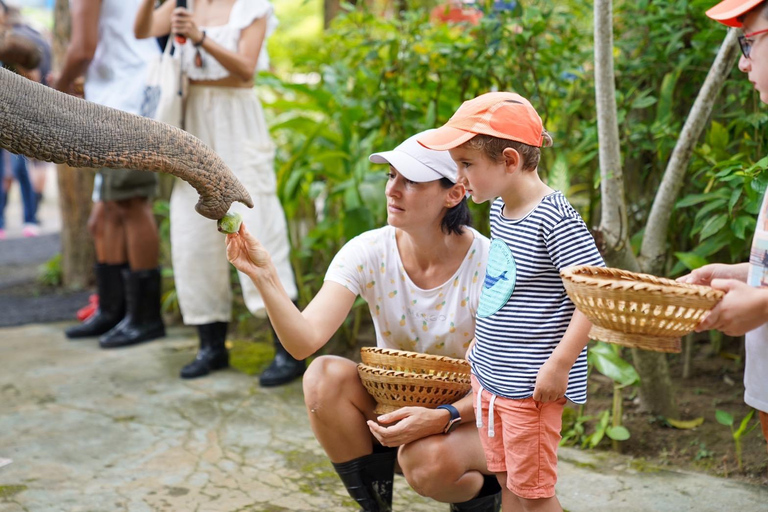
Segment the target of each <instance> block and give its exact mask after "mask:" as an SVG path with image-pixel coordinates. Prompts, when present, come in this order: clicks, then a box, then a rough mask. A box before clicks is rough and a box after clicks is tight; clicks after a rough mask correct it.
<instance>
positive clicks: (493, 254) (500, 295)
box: [477, 238, 517, 318]
mask: <svg viewBox="0 0 768 512" xmlns="http://www.w3.org/2000/svg"><path fill="white" fill-rule="evenodd" d="M516 280H517V264H516V263H515V257H514V256H513V255H512V251H510V250H509V246H507V244H506V242H504V241H503V240H501V239H499V238H494V239H493V240H492V241H491V249H490V251H489V253H488V265H487V266H486V270H485V282H484V283H483V291H482V292H481V293H480V305H479V306H478V308H477V316H479V317H483V318H485V317H488V316H491V315H493V314H494V313H496V312H497V311H498V310H500V309H501V308H503V307H504V304H506V303H507V301H508V300H509V298H510V297H511V296H512V292H513V291H514V290H515V282H516Z"/></svg>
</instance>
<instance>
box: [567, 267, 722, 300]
mask: <svg viewBox="0 0 768 512" xmlns="http://www.w3.org/2000/svg"><path fill="white" fill-rule="evenodd" d="M560 277H562V278H563V279H566V280H568V281H570V282H572V283H574V284H579V285H586V286H595V287H597V288H604V289H611V290H617V291H638V292H639V291H642V292H651V293H654V292H658V293H661V294H664V295H675V296H680V297H686V296H687V297H690V296H696V297H702V298H705V299H710V300H715V301H719V300H720V299H722V298H723V296H725V293H724V292H722V291H721V290H715V289H714V288H711V287H709V286H703V285H698V284H690V283H680V282H678V281H674V280H672V279H668V278H666V277H656V276H653V275H651V274H642V273H639V272H630V271H628V270H622V269H617V268H610V267H596V266H592V265H577V266H573V267H567V268H564V269H562V270H561V271H560Z"/></svg>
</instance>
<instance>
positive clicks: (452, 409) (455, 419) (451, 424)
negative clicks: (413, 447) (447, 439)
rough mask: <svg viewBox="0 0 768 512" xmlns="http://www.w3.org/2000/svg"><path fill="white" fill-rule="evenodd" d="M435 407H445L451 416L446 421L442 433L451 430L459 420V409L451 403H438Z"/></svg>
mask: <svg viewBox="0 0 768 512" xmlns="http://www.w3.org/2000/svg"><path fill="white" fill-rule="evenodd" d="M436 409H445V410H446V411H448V412H449V413H450V415H451V417H450V418H449V419H448V423H446V425H445V429H444V430H443V433H444V434H447V433H449V432H450V431H451V430H453V428H454V427H455V425H456V424H457V423H459V422H460V421H461V415H460V414H459V410H458V409H456V408H455V407H454V406H452V405H451V404H444V405H438V406H437V407H436Z"/></svg>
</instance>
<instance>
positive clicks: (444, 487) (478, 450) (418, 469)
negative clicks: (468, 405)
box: [398, 422, 491, 503]
mask: <svg viewBox="0 0 768 512" xmlns="http://www.w3.org/2000/svg"><path fill="white" fill-rule="evenodd" d="M398 460H399V462H400V467H401V468H402V470H403V475H404V476H405V479H406V480H407V481H408V484H409V485H410V486H411V487H413V489H414V490H415V491H416V492H417V493H419V494H421V495H422V496H427V497H429V498H432V499H434V500H437V501H442V502H444V503H462V502H465V501H469V500H471V499H473V498H475V497H476V496H477V494H478V493H479V492H480V489H481V488H482V486H483V481H484V478H483V474H484V473H487V474H489V475H490V474H491V473H489V472H488V471H487V469H486V461H485V454H484V452H483V445H482V444H481V443H480V436H479V435H478V433H477V427H476V426H475V425H474V423H472V422H468V423H464V424H462V425H460V426H459V428H457V429H456V430H454V431H453V432H451V433H450V434H448V435H434V436H429V437H425V438H423V439H420V440H418V441H414V442H412V443H409V444H407V445H404V446H402V447H401V448H400V454H399V457H398Z"/></svg>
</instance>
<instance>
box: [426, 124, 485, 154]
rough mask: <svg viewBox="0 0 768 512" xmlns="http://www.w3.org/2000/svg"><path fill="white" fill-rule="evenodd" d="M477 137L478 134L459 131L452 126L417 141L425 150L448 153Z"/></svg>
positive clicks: (428, 134)
mask: <svg viewBox="0 0 768 512" xmlns="http://www.w3.org/2000/svg"><path fill="white" fill-rule="evenodd" d="M475 135H477V134H476V133H472V132H468V131H466V130H459V129H458V128H453V127H452V126H443V127H441V128H438V129H437V130H434V131H432V132H430V133H427V134H425V135H424V136H423V137H419V138H418V139H416V140H418V141H419V144H421V145H422V146H424V147H425V148H429V149H434V150H435V151H446V150H449V149H453V148H455V147H457V146H461V145H462V144H464V143H465V142H467V141H468V140H469V139H471V138H472V137H474V136H475Z"/></svg>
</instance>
